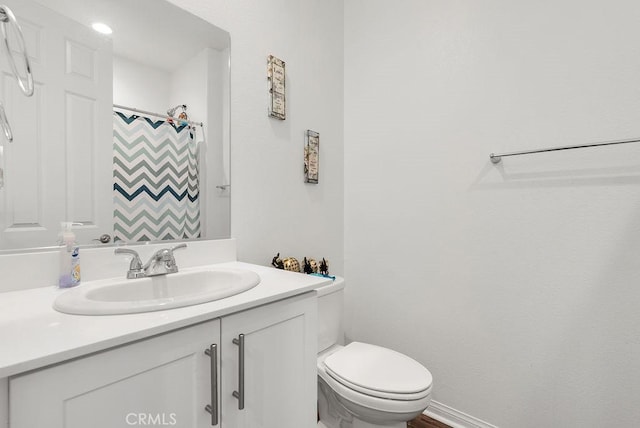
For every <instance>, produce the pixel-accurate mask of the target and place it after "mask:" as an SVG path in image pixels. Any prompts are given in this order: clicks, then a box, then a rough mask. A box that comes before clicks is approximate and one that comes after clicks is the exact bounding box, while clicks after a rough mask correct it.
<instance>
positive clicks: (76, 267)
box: [58, 222, 82, 288]
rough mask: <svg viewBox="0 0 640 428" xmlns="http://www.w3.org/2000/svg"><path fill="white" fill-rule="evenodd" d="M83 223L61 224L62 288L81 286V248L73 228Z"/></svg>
mask: <svg viewBox="0 0 640 428" xmlns="http://www.w3.org/2000/svg"><path fill="white" fill-rule="evenodd" d="M75 225H80V226H81V225H82V223H71V222H62V223H60V229H61V230H60V235H59V242H58V244H59V245H60V250H59V251H60V274H59V276H58V286H59V287H60V288H70V287H75V286H76V285H79V284H80V247H79V246H78V243H77V242H76V235H75V233H73V231H72V230H71V228H72V227H73V226H75Z"/></svg>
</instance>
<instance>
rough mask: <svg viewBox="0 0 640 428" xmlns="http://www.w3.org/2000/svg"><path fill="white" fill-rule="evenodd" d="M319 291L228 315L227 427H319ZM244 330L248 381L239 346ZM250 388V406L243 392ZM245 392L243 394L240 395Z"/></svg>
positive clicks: (224, 399)
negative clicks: (317, 423)
mask: <svg viewBox="0 0 640 428" xmlns="http://www.w3.org/2000/svg"><path fill="white" fill-rule="evenodd" d="M316 318H317V302H316V297H315V292H311V293H306V294H303V295H302V296H297V297H294V298H291V299H287V300H283V301H280V302H276V303H272V304H269V305H265V306H261V307H258V308H256V309H251V310H248V311H245V312H240V313H238V314H234V315H230V316H227V317H224V318H222V338H221V342H222V346H223V349H224V352H223V355H222V379H221V380H222V385H221V400H222V427H223V428H311V427H315V426H316V358H317V356H316V353H317V351H316V349H317V337H316V323H317V320H316ZM240 335H244V337H243V339H244V385H240V373H239V368H240V367H239V361H240V355H239V346H238V344H234V339H236V341H238V338H239V336H240ZM242 387H244V409H239V399H238V398H239V397H235V396H234V391H236V392H237V393H240V389H241V388H242ZM236 395H239V394H236Z"/></svg>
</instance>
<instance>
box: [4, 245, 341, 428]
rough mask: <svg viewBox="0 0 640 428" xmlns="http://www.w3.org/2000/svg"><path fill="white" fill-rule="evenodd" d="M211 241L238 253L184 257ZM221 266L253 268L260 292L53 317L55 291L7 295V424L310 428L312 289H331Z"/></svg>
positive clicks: (320, 281) (265, 270)
mask: <svg viewBox="0 0 640 428" xmlns="http://www.w3.org/2000/svg"><path fill="white" fill-rule="evenodd" d="M215 242H218V244H217V245H221V243H222V245H227V246H228V247H230V248H231V247H235V244H234V243H233V241H226V244H225V243H224V242H225V241H210V242H209V243H197V244H195V243H194V245H193V246H194V247H198V248H191V249H188V250H187V251H189V250H191V251H192V252H200V253H202V251H201V250H202V248H199V246H202V245H216V244H215ZM229 242H231V244H230V243H229ZM190 245H191V244H190ZM105 250H106V249H99V250H95V251H102V252H104V251H105ZM149 250H151V248H150V249H149ZM111 251H113V250H111ZM215 252H216V251H213V253H215ZM223 252H224V251H223ZM233 252H235V248H233ZM210 253H211V252H210ZM219 253H220V252H219V251H218V254H219ZM91 257H92V256H91V255H89V256H88V258H89V259H90V260H91ZM178 257H181V258H178ZM198 257H202V256H198ZM198 257H196V259H197V258H198ZM177 258H178V262H179V263H180V262H181V261H182V260H189V255H188V253H187V252H185V253H182V254H180V256H177ZM224 258H228V254H227V256H225V257H223V259H224ZM217 259H218V260H217V261H219V260H220V257H217ZM199 261H200V262H201V261H202V260H199ZM217 261H216V260H214V261H213V263H211V264H210V265H208V266H207V268H208V269H215V268H216V267H221V268H231V269H245V270H251V271H253V272H255V273H257V274H258V275H259V276H260V280H261V281H260V284H258V285H257V286H256V287H254V288H252V289H250V290H248V291H245V292H243V293H240V294H237V295H235V296H231V297H227V298H224V299H220V300H216V301H212V302H208V303H202V304H198V305H193V306H188V307H183V308H177V309H170V310H164V311H154V312H145V313H137V314H127V315H99V316H85V315H68V314H64V313H60V312H57V311H55V310H54V309H53V308H52V304H53V301H54V300H55V298H56V297H57V296H58V295H59V294H60V293H64V292H65V291H62V290H58V289H56V288H55V287H41V288H33V289H27V290H19V291H12V292H7V293H2V294H0V346H1V349H2V351H1V352H0V417H1V418H0V427H3V428H5V427H10V428H23V427H24V428H33V427H44V426H46V427H51V428H53V427H60V428H62V427H65V428H71V427H78V428H80V427H82V428H84V427H86V426H92V427H104V428H114V427H127V426H145V425H146V426H179V427H210V426H216V427H230V428H231V427H233V428H242V427H251V428H254V427H278V428H287V427H290V428H301V427H312V426H314V425H315V420H316V353H317V349H316V348H317V346H316V337H317V336H316V318H317V302H316V293H315V291H314V290H315V289H316V288H318V287H322V286H323V285H325V284H327V283H328V282H329V281H328V280H326V279H324V278H319V277H314V276H307V275H303V274H296V273H291V272H286V271H282V270H277V269H273V268H269V267H264V266H257V265H251V264H246V263H240V262H235V261H226V262H222V263H217ZM196 262H197V261H196ZM192 263H193V261H192ZM125 265H126V263H125ZM125 270H126V266H125ZM122 273H123V274H124V271H123V272H122Z"/></svg>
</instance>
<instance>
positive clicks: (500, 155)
mask: <svg viewBox="0 0 640 428" xmlns="http://www.w3.org/2000/svg"><path fill="white" fill-rule="evenodd" d="M628 143H640V138H636V139H633V140H617V141H606V142H602V143H591V144H578V145H575V146H564V147H550V148H547V149H537V150H523V151H520V152H508V153H491V154H490V155H489V159H491V162H493V163H499V162H500V161H501V160H502V158H503V157H505V156H520V155H530V154H533V153H545V152H557V151H560V150H572V149H583V148H586V147H600V146H613V145H615V144H628Z"/></svg>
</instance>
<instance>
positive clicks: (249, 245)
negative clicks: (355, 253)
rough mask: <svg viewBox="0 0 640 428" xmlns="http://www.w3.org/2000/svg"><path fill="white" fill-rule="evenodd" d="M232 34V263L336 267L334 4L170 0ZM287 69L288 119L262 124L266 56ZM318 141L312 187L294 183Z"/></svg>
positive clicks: (337, 42) (338, 133)
mask: <svg viewBox="0 0 640 428" xmlns="http://www.w3.org/2000/svg"><path fill="white" fill-rule="evenodd" d="M172 2H173V3H175V4H176V5H178V6H181V7H184V8H186V9H187V10H190V11H191V12H193V13H195V14H196V15H198V16H200V17H202V18H203V19H206V20H209V21H210V22H212V23H213V24H215V25H217V26H219V27H221V28H223V29H225V30H227V31H229V32H230V34H231V121H232V126H231V141H232V142H231V185H232V189H231V195H232V196H231V235H232V236H233V237H234V238H237V240H238V259H239V260H243V261H248V262H253V263H260V264H269V263H270V262H271V258H272V257H273V255H274V254H275V253H276V252H278V251H280V252H281V255H283V256H294V257H297V258H299V259H302V257H304V256H311V257H316V258H321V257H326V258H328V259H329V261H330V263H331V266H330V267H331V270H332V271H333V272H336V273H342V270H343V268H342V266H343V192H344V191H343V184H344V183H343V98H342V97H343V90H342V89H343V88H342V84H343V82H342V79H343V61H342V50H343V30H342V28H343V7H342V2H341V1H339V0H322V1H321V0H306V1H300V0H268V1H259V2H226V1H222V0H215V1H207V2H204V1H202V0H172ZM269 54H273V55H275V56H277V57H279V58H281V59H282V60H284V61H285V62H286V64H287V97H288V105H287V110H288V111H287V120H285V121H279V120H276V119H271V118H269V117H267V91H266V88H267V81H266V62H267V56H268V55H269ZM306 129H312V130H314V131H317V132H319V133H320V141H321V142H320V146H321V148H320V184H318V185H311V184H305V183H304V178H303V158H302V155H303V146H304V132H305V130H306Z"/></svg>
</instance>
